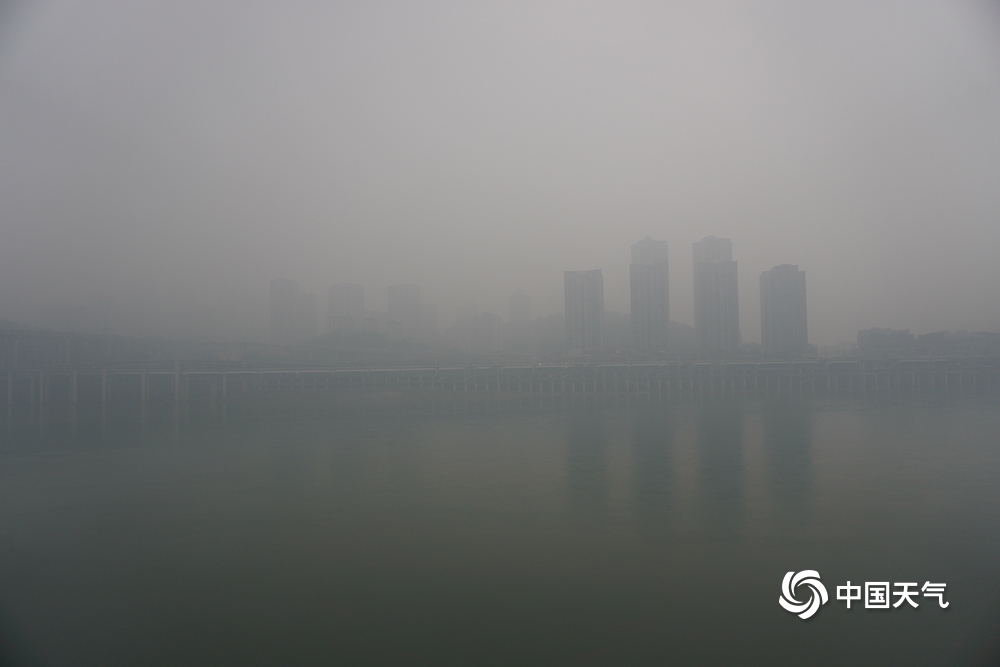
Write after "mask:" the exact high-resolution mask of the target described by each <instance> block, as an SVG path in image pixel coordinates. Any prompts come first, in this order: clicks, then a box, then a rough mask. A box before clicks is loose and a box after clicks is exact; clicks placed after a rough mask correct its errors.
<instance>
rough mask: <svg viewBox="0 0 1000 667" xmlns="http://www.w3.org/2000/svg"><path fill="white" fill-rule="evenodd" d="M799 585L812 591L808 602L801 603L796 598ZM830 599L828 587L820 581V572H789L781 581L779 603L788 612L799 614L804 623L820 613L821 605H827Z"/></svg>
mask: <svg viewBox="0 0 1000 667" xmlns="http://www.w3.org/2000/svg"><path fill="white" fill-rule="evenodd" d="M793 575H794V576H793ZM799 584H803V585H805V586H808V587H809V588H811V589H812V590H811V591H810V592H809V600H808V601H807V602H799V601H798V600H797V599H796V598H795V595H794V593H795V589H796V588H798V586H799ZM829 599H830V598H829V597H828V596H827V594H826V586H824V585H823V582H822V581H820V580H819V572H817V571H816V570H802V571H801V572H799V573H798V574H795V573H794V572H789V573H787V574H786V575H785V578H784V579H783V580H782V581H781V597H780V598H778V602H779V603H780V604H781V606H782V607H784V608H785V610H786V611H790V612H792V613H793V614H798V615H799V618H801V619H802V620H803V621H804V620H806V619H807V618H809V617H811V616H812V615H813V614H815V613H816V612H817V611H819V607H820V605H823V604H826V602H827V600H829Z"/></svg>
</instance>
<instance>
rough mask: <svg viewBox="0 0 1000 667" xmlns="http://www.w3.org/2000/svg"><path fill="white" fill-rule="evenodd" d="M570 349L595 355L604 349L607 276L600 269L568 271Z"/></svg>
mask: <svg viewBox="0 0 1000 667" xmlns="http://www.w3.org/2000/svg"><path fill="white" fill-rule="evenodd" d="M564 277H565V287H566V310H565V313H566V347H567V348H568V349H569V350H571V351H586V352H593V351H597V350H600V349H602V348H603V347H604V275H603V274H602V273H601V270H600V269H594V270H592V271H566V272H565V274H564Z"/></svg>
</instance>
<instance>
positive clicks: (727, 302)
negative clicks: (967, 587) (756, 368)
mask: <svg viewBox="0 0 1000 667" xmlns="http://www.w3.org/2000/svg"><path fill="white" fill-rule="evenodd" d="M692 255H693V260H694V276H693V277H694V337H695V345H696V347H697V352H698V354H699V355H700V356H702V357H706V358H727V357H732V356H734V355H735V354H736V353H737V352H738V350H739V348H740V343H741V337H740V308H739V286H738V273H737V263H736V260H734V259H733V244H732V241H730V240H729V239H720V238H716V237H714V236H706V237H705V238H703V239H702V240H700V241H698V242H696V243H694V245H693V246H692ZM669 267H670V265H669V259H668V247H667V242H666V241H657V240H654V239H652V238H650V237H648V236H647V237H646V238H644V239H642V240H641V241H639V242H637V243H635V244H633V245H632V262H631V265H630V267H629V296H630V304H631V336H632V340H631V343H632V348H633V349H634V350H636V351H638V352H640V353H645V354H651V355H659V354H664V353H668V352H670V351H671V348H672V347H674V345H672V344H673V343H674V341H671V327H672V326H676V325H671V320H670V271H669ZM564 280H565V311H564V312H565V320H566V322H565V332H566V339H565V346H566V348H567V349H568V350H569V351H570V353H571V354H581V353H595V352H600V351H602V350H605V349H606V348H607V347H608V345H607V341H606V336H605V333H606V332H605V314H604V276H603V274H602V272H601V269H594V270H590V271H566V272H565V275H564ZM316 301H317V299H316V295H315V294H307V293H304V292H301V291H300V290H299V287H298V284H297V283H295V282H294V281H291V280H283V279H276V280H273V281H272V282H271V340H272V342H275V343H279V344H293V343H300V342H303V341H305V340H308V339H309V338H313V337H315V336H316V335H317V331H316V330H317V312H316ZM760 309H761V347H762V350H763V351H764V353H766V354H769V355H773V356H795V355H799V354H803V353H806V352H808V351H809V350H810V346H809V343H808V332H807V326H806V276H805V273H804V272H803V271H799V269H798V267H797V266H794V265H791V264H782V265H780V266H776V267H774V268H773V269H771V270H770V271H765V272H764V273H762V274H761V276H760ZM530 313H531V305H530V299H529V297H528V295H527V294H526V293H524V292H521V291H518V292H516V293H515V294H513V295H511V297H510V321H509V322H508V325H507V327H506V328H503V327H502V325H501V322H500V318H499V317H497V316H496V315H493V314H490V313H480V312H479V311H478V309H477V308H476V307H475V306H474V305H473V304H468V305H466V306H463V307H461V308H459V310H458V318H457V320H456V323H455V325H454V326H453V327H452V328H451V329H450V330H449V332H450V334H451V336H450V337H451V338H452V340H453V343H454V344H457V346H458V347H459V348H461V349H464V350H467V351H472V352H494V351H498V350H500V349H501V337H502V336H501V329H503V331H504V333H503V338H506V339H509V340H508V341H507V342H508V343H513V344H506V345H505V347H507V348H509V349H514V348H516V347H518V346H517V344H516V343H517V341H518V339H519V338H523V337H524V336H525V334H526V332H527V331H528V325H529V320H530ZM679 326H683V325H679ZM688 330H690V329H689V328H688ZM327 331H328V332H338V333H340V334H346V335H350V334H355V333H375V332H376V331H380V332H381V333H383V334H384V335H385V338H386V339H387V340H388V341H410V342H413V341H424V342H427V341H430V340H432V339H433V338H435V337H436V335H437V315H436V311H435V308H434V306H433V305H429V304H423V303H421V301H420V288H419V287H417V286H416V285H392V286H390V287H389V289H388V309H387V313H385V314H378V313H370V312H367V311H366V310H365V290H364V287H363V286H361V285H354V284H347V283H344V284H338V285H334V286H332V287H331V288H330V291H329V309H328V320H327ZM623 344H624V345H627V343H625V342H623ZM615 347H617V345H615Z"/></svg>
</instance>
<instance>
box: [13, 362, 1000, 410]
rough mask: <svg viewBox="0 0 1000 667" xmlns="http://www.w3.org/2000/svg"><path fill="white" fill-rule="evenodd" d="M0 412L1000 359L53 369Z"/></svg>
mask: <svg viewBox="0 0 1000 667" xmlns="http://www.w3.org/2000/svg"><path fill="white" fill-rule="evenodd" d="M0 373H3V374H4V375H5V377H4V375H0V377H4V379H5V382H4V383H3V385H2V388H0V391H2V392H3V394H2V395H3V396H4V399H5V401H6V403H7V405H8V406H11V405H36V404H47V403H63V404H66V403H68V404H77V403H90V404H95V403H99V404H107V403H109V402H118V401H136V400H138V401H139V402H142V403H146V402H150V401H178V402H179V401H189V400H199V399H210V398H216V399H227V398H234V397H237V396H242V395H250V394H267V393H271V392H282V391H289V390H303V389H306V390H330V391H337V392H352V391H354V392H378V391H391V392H475V393H489V392H492V393H495V394H560V395H564V394H603V395H607V394H652V393H657V394H679V395H702V394H713V393H726V392H752V393H760V392H772V391H784V390H793V391H808V392H816V393H857V392H865V393H867V392H876V393H878V392H899V391H914V390H916V391H924V390H928V391H930V390H934V391H937V390H949V391H950V390H959V391H965V390H979V389H985V388H990V387H997V386H1000V358H994V357H990V358H975V359H973V358H966V359H919V360H818V361H817V360H813V361H757V362H665V363H647V364H606V363H587V364H543V365H483V366H456V367H448V368H419V367H413V368H370V369H359V368H331V367H325V368H324V367H303V366H286V367H274V366H271V367H266V368H246V367H243V365H242V364H236V363H232V362H229V363H227V362H222V363H215V364H197V365H196V364H193V363H192V364H180V363H174V364H159V365H158V364H116V365H112V364H107V365H103V366H97V365H63V366H59V365H53V366H47V367H43V368H39V369H24V368H8V369H6V370H5V371H4V370H0Z"/></svg>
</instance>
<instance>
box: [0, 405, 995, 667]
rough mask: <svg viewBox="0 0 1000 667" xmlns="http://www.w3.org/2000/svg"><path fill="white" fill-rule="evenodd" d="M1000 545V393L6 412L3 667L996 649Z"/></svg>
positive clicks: (817, 659) (974, 657) (951, 656)
mask: <svg viewBox="0 0 1000 667" xmlns="http://www.w3.org/2000/svg"><path fill="white" fill-rule="evenodd" d="M998 565H1000V398H998V397H996V396H966V397H940V396H939V397H926V396H925V397H899V398H881V399H878V398H867V399H862V398H857V397H855V398H811V399H810V398H803V397H772V398H742V397H730V398H711V399H709V398H706V399H685V400H671V401H668V400H665V399H664V400H659V399H646V400H634V401H632V402H627V401H622V402H620V403H603V402H591V403H587V402H578V403H575V404H559V405H555V404H533V403H522V404H509V403H508V404H504V405H489V404H484V405H478V406H471V407H465V408H462V407H455V406H450V405H448V404H442V405H439V406H434V405H431V406H427V405H423V406H413V407H408V406H407V405H405V404H404V405H400V406H394V407H392V408H391V409H390V408H378V407H375V408H368V409H365V410H360V411H357V410H356V411H353V412H352V411H348V410H346V409H343V408H341V409H324V408H323V407H322V406H319V407H317V406H313V407H310V408H292V407H283V408H277V407H275V408H272V409H262V408H259V407H258V408H254V409H250V408H246V407H239V406H234V405H227V406H223V405H221V404H207V405H201V406H197V405H192V406H180V407H176V408H175V406H173V405H162V406H150V407H149V408H148V409H147V410H146V411H141V410H139V408H138V407H132V408H129V407H119V408H117V409H116V410H112V411H110V412H108V413H106V414H103V415H102V414H101V413H100V412H99V411H97V412H94V411H89V412H88V411H80V412H78V413H77V414H75V415H73V414H72V413H70V412H69V411H68V408H67V409H62V410H56V409H50V411H49V413H48V414H42V415H40V414H38V413H25V412H18V413H14V414H7V415H3V414H0V633H2V634H0V641H2V642H3V644H2V646H0V648H2V650H3V651H4V654H3V656H0V663H2V662H3V661H4V659H6V660H7V661H8V662H11V663H12V664H40V665H202V664H203V665H220V664H238V665H298V664H400V665H414V664H428V665H431V664H462V665H478V664H499V665H520V664H539V665H554V664H572V665H576V664H607V665H632V664H635V665H638V664H657V665H662V664H726V665H732V664H751V663H760V664H772V665H780V664H813V665H820V664H830V665H843V664H887V665H895V664H899V665H942V664H992V663H989V662H988V661H989V660H990V659H993V660H995V659H996V658H997V654H998V653H1000V643H998V637H1000V635H998V632H997V631H998V630H1000V567H998ZM806 569H812V570H817V571H818V572H819V573H820V575H821V577H822V581H823V582H824V584H825V585H826V587H827V589H828V591H829V597H830V601H829V602H828V603H827V604H826V605H824V606H823V607H822V608H821V609H820V611H819V612H818V613H817V614H816V615H815V616H814V617H813V618H811V619H809V620H807V621H803V620H800V619H799V618H798V617H796V616H795V615H793V614H791V613H789V612H786V611H785V610H784V609H782V608H781V607H780V606H779V604H778V598H779V595H780V594H781V590H780V589H781V580H782V577H783V576H784V574H785V573H786V572H788V571H800V570H806ZM848 579H850V580H851V582H852V583H859V582H862V583H863V582H865V581H889V582H919V583H921V584H922V583H923V582H924V581H928V580H929V581H932V582H944V583H946V584H947V592H946V596H945V599H946V600H947V601H949V603H950V605H949V607H948V608H947V609H941V608H939V606H938V603H937V601H936V600H934V599H930V598H918V601H919V602H920V607H919V608H917V609H912V608H910V607H909V606H908V605H905V604H904V605H903V606H901V607H899V608H895V609H890V610H888V611H876V610H871V609H865V608H864V607H863V605H861V606H859V605H858V603H855V604H854V605H853V607H852V609H851V610H847V608H846V607H845V605H844V603H843V602H840V601H837V600H836V599H835V590H836V587H837V586H838V585H843V584H844V583H845V582H846V581H847V580H848ZM799 590H800V592H803V595H805V597H808V591H803V589H801V588H800V589H799Z"/></svg>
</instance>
